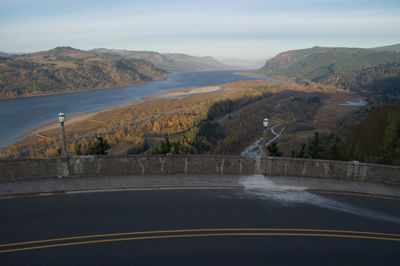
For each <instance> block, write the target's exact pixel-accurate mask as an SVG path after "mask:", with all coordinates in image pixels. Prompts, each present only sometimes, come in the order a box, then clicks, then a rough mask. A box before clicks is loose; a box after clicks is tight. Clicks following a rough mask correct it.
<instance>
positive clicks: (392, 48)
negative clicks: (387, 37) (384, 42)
mask: <svg viewBox="0 0 400 266" xmlns="http://www.w3.org/2000/svg"><path fill="white" fill-rule="evenodd" d="M372 49H373V50H376V51H394V52H400V43H399V44H394V45H388V46H381V47H375V48H372Z"/></svg>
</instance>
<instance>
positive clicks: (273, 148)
mask: <svg viewBox="0 0 400 266" xmlns="http://www.w3.org/2000/svg"><path fill="white" fill-rule="evenodd" d="M267 150H268V152H269V155H270V156H277V157H281V156H282V155H283V152H281V151H280V150H279V147H278V144H277V143H276V142H275V141H274V142H272V143H271V144H269V145H268V147H267Z"/></svg>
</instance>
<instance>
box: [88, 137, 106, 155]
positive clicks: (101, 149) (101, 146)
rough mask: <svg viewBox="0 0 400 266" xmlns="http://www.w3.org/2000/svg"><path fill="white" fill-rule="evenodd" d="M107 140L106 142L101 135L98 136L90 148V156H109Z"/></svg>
mask: <svg viewBox="0 0 400 266" xmlns="http://www.w3.org/2000/svg"><path fill="white" fill-rule="evenodd" d="M110 147H111V146H110V144H108V142H107V140H105V139H104V138H103V137H102V136H101V135H98V136H97V137H96V138H95V139H94V141H93V142H92V144H91V145H90V148H89V154H95V155H107V150H108V149H109V148H110Z"/></svg>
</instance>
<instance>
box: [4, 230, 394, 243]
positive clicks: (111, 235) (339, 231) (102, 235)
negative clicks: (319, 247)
mask: <svg viewBox="0 0 400 266" xmlns="http://www.w3.org/2000/svg"><path fill="white" fill-rule="evenodd" d="M217 231H293V232H325V233H347V234H363V235H380V236H394V237H400V234H388V233H376V232H362V231H346V230H328V229H299V228H294V229H291V228H211V229H180V230H158V231H142V232H128V233H113V234H99V235H86V236H73V237H63V238H53V239H44V240H35V241H26V242H17V243H9V244H1V245H0V247H10V246H19V245H29V244H37V243H46V242H56V241H65V240H76V239H87V238H99V237H113V236H129V235H145V234H160V233H191V232H217Z"/></svg>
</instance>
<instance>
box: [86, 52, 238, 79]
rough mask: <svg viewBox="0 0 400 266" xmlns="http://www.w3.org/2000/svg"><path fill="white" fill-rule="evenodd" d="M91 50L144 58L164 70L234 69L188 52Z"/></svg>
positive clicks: (175, 71)
mask: <svg viewBox="0 0 400 266" xmlns="http://www.w3.org/2000/svg"><path fill="white" fill-rule="evenodd" d="M91 51H94V52H101V53H111V54H117V55H120V56H123V57H126V58H138V59H142V60H145V61H148V62H150V63H152V64H153V65H155V66H156V67H158V68H160V69H162V70H164V71H167V72H173V73H177V72H191V71H206V70H222V69H232V67H230V66H228V65H225V64H223V63H221V62H218V61H217V60H215V59H214V58H212V57H210V56H205V57H197V56H191V55H186V54H172V53H169V54H160V53H157V52H148V51H127V50H115V49H104V48H98V49H93V50H91Z"/></svg>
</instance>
